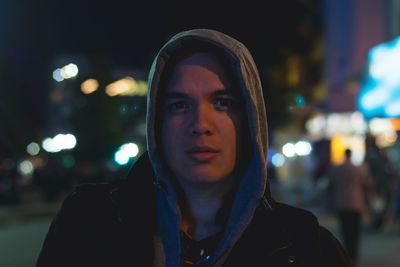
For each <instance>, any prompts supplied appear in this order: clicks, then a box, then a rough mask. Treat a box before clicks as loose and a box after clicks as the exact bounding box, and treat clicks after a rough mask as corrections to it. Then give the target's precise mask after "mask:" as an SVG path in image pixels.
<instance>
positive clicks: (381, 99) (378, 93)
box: [358, 37, 400, 119]
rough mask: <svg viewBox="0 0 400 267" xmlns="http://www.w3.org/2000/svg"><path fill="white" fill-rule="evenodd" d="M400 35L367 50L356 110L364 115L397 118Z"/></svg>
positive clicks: (399, 92)
mask: <svg viewBox="0 0 400 267" xmlns="http://www.w3.org/2000/svg"><path fill="white" fill-rule="evenodd" d="M399 70H400V37H398V38H396V39H394V40H391V41H389V42H386V43H383V44H380V45H377V46H375V47H373V48H371V49H370V51H369V53H368V62H367V70H366V73H365V78H364V80H363V82H362V85H361V88H360V93H359V97H358V109H359V110H360V111H361V112H362V113H363V115H364V116H365V117H366V118H367V119H370V118H373V117H390V118H393V117H400V75H399Z"/></svg>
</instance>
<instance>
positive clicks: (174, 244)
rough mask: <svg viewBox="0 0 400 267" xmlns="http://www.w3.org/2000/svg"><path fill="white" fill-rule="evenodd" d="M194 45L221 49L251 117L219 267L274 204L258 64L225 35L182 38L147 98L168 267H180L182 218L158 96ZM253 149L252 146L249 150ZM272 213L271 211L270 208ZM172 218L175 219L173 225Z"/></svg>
mask: <svg viewBox="0 0 400 267" xmlns="http://www.w3.org/2000/svg"><path fill="white" fill-rule="evenodd" d="M194 42H199V43H208V44H211V45H213V46H216V47H219V48H220V49H223V51H224V53H225V56H226V58H227V59H228V60H229V62H230V63H232V64H231V65H232V66H233V73H234V75H235V76H236V78H237V80H238V81H239V85H240V90H241V93H242V96H243V98H244V103H245V111H246V113H247V121H248V128H249V133H250V140H251V145H252V147H253V150H252V151H253V152H252V153H253V154H252V156H251V159H250V163H249V165H248V167H247V169H246V170H245V172H244V174H243V176H242V177H241V180H240V184H239V187H238V189H237V191H236V194H235V197H234V200H233V204H232V208H231V210H230V213H229V217H228V220H227V222H226V225H225V231H224V236H223V238H222V240H221V242H220V245H219V247H218V248H217V250H216V251H215V255H214V256H213V259H212V262H215V261H216V260H218V258H220V257H221V256H222V255H223V254H224V253H225V252H226V251H228V250H229V249H230V248H231V247H232V246H233V245H234V244H235V242H236V241H237V240H238V239H239V238H240V236H241V234H242V233H243V231H244V229H245V228H246V226H247V225H248V224H249V223H250V221H251V219H252V217H253V215H254V212H255V209H256V207H257V206H259V205H260V201H264V203H266V204H267V206H269V203H270V202H269V200H270V198H271V196H270V193H269V192H270V191H269V185H268V181H267V165H266V164H267V152H268V140H267V139H268V135H267V117H266V111H265V105H264V98H263V94H262V91H263V90H262V86H261V82H260V77H259V73H258V70H257V67H256V65H255V62H254V60H253V58H252V56H251V54H250V52H249V51H248V50H247V48H246V47H245V46H244V45H243V44H242V43H240V42H239V41H237V40H235V39H233V38H232V37H229V36H227V35H225V34H223V33H221V32H218V31H215V30H209V29H193V30H188V31H184V32H181V33H178V34H176V35H174V36H173V37H171V38H170V40H169V41H168V42H167V43H166V44H165V45H164V46H163V47H162V48H161V49H160V51H159V52H158V54H157V56H156V58H155V60H154V62H153V64H152V66H151V69H150V72H149V77H148V81H149V92H148V95H147V148H148V154H149V158H150V161H151V164H152V166H153V169H154V172H155V177H154V179H155V181H154V182H155V183H156V184H162V185H163V186H162V188H160V189H159V190H158V193H157V198H158V199H157V203H158V204H157V206H158V207H157V208H158V212H157V214H158V217H159V218H158V221H162V222H163V223H162V224H160V226H159V233H160V236H161V239H162V242H163V246H164V253H165V255H166V259H165V260H166V266H179V258H180V244H179V222H180V214H179V211H178V206H177V199H176V194H175V193H174V190H173V187H172V184H171V182H170V181H168V179H167V178H166V175H165V174H166V171H165V170H164V169H163V165H164V161H163V156H162V147H161V144H159V143H158V142H157V134H158V133H157V129H158V125H157V123H159V122H157V121H156V119H155V118H156V107H157V105H156V100H157V95H158V94H159V90H160V88H159V87H160V79H161V75H162V73H163V71H165V66H166V63H167V62H168V60H169V59H170V57H171V55H172V54H173V53H174V51H176V50H177V49H180V48H182V47H183V46H187V45H191V44H193V43H194ZM249 145H250V144H249ZM269 207H270V206H269ZM171 218H172V219H171Z"/></svg>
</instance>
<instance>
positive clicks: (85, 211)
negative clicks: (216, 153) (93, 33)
mask: <svg viewBox="0 0 400 267" xmlns="http://www.w3.org/2000/svg"><path fill="white" fill-rule="evenodd" d="M151 175H153V174H152V168H151V166H150V163H149V160H148V158H147V155H146V154H145V155H144V156H142V157H141V158H140V159H139V160H138V162H137V163H136V164H135V166H134V168H133V169H132V171H131V173H130V175H129V177H128V179H126V180H124V181H123V182H121V183H117V184H87V185H81V186H79V187H77V188H76V190H74V191H73V192H72V193H71V194H70V195H69V196H68V197H67V198H66V200H65V201H64V203H63V205H62V208H61V210H60V212H59V213H58V215H57V216H56V217H55V219H54V221H53V222H52V224H51V227H50V230H49V232H48V234H47V236H46V239H45V242H44V244H43V247H42V250H41V253H40V255H39V258H38V260H37V264H36V267H55V266H57V267H63V266H68V267H71V266H74V267H79V266H82V267H89V266H95V267H98V266H112V267H120V266H130V267H132V266H144V267H145V266H149V267H150V266H153V259H154V245H153V236H154V231H155V196H154V185H153V184H152V182H151V179H149V178H148V177H149V176H151ZM223 266H225V267H230V266H252V267H257V266H274V267H280V266H304V267H313V266H324V267H330V266H332V267H342V266H351V264H350V259H349V258H348V256H347V254H346V253H345V252H344V251H343V249H342V247H341V245H340V244H339V242H338V241H337V240H336V239H335V237H333V236H332V234H331V233H330V232H329V231H328V230H326V229H325V228H323V227H321V226H320V225H319V224H318V221H317V219H316V217H315V216H314V215H312V214H311V213H310V212H308V211H305V210H302V209H298V208H294V207H290V206H288V205H285V204H280V203H273V207H272V209H269V208H268V209H267V208H265V207H264V205H263V203H260V205H259V207H258V209H257V211H256V212H255V216H254V218H253V220H252V222H251V224H250V225H249V226H248V228H247V230H245V232H244V233H243V235H242V237H241V238H240V240H239V241H238V243H236V245H235V246H234V247H233V248H232V249H231V251H230V253H229V256H228V257H227V259H226V261H225V264H224V265H223Z"/></svg>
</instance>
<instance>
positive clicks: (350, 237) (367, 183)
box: [329, 148, 373, 262]
mask: <svg viewBox="0 0 400 267" xmlns="http://www.w3.org/2000/svg"><path fill="white" fill-rule="evenodd" d="M344 155H345V160H344V162H343V163H342V164H341V165H338V166H335V167H333V168H332V169H331V170H330V171H329V179H330V182H331V184H332V186H333V189H334V207H335V210H336V212H337V215H338V219H339V225H340V231H341V234H342V238H343V242H344V246H345V248H346V250H347V252H348V254H349V256H350V257H351V258H352V259H353V261H354V262H357V261H358V259H359V243H360V234H361V222H362V215H363V213H365V212H366V211H367V208H368V207H367V206H366V203H367V201H368V200H369V199H371V196H372V193H373V190H372V177H371V175H370V174H369V170H368V166H367V165H361V166H356V165H354V164H353V163H352V162H351V155H352V150H351V149H349V148H347V149H345V151H344Z"/></svg>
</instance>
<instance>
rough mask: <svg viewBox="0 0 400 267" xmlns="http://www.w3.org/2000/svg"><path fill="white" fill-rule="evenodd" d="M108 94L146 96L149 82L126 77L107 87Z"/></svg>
mask: <svg viewBox="0 0 400 267" xmlns="http://www.w3.org/2000/svg"><path fill="white" fill-rule="evenodd" d="M106 94H107V95H109V96H116V95H131V96H133V95H146V94H147V82H145V81H136V80H135V79H133V78H132V77H125V78H123V79H121V80H118V81H115V82H113V83H111V84H109V85H107V86H106Z"/></svg>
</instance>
